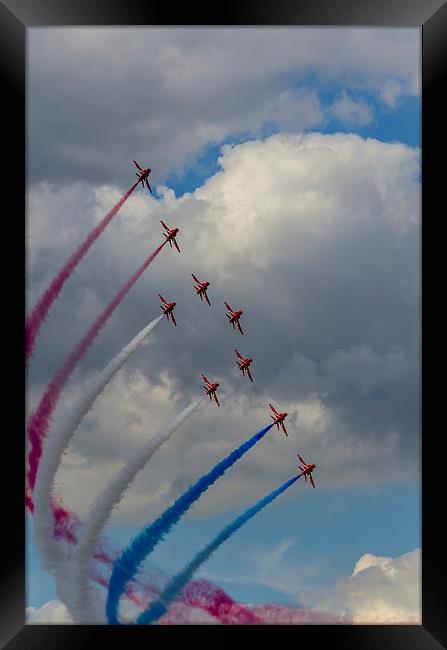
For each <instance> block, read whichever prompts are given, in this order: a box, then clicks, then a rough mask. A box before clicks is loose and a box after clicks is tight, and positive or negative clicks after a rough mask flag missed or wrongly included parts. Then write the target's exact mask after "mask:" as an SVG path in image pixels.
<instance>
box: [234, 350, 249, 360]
mask: <svg viewBox="0 0 447 650" xmlns="http://www.w3.org/2000/svg"><path fill="white" fill-rule="evenodd" d="M234 351H235V352H236V354H237V356H238V357H239V359H242V361H246V359H244V357H243V356H242V354H240V353H239V352H238V351H237V350H236V348H235V350H234Z"/></svg>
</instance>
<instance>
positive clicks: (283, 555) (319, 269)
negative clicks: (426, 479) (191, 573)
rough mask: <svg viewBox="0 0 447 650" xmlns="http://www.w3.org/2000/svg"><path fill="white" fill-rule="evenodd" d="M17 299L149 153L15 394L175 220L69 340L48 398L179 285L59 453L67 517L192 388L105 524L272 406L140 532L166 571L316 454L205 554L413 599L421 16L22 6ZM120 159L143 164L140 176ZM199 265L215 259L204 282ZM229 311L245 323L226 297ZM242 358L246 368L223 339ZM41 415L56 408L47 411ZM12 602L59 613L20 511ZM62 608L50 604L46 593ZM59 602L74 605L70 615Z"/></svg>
mask: <svg viewBox="0 0 447 650" xmlns="http://www.w3.org/2000/svg"><path fill="white" fill-rule="evenodd" d="M27 117H28V130H27V133H28V174H27V179H28V186H27V189H28V192H27V242H26V245H27V262H28V265H27V303H28V309H31V308H32V306H33V305H34V304H35V302H36V301H37V299H38V297H39V295H40V294H41V292H42V291H43V290H44V289H45V287H46V286H47V284H48V282H49V281H50V280H51V279H52V277H53V276H54V274H55V272H56V271H57V270H58V269H59V267H60V266H61V265H62V264H63V263H64V262H65V261H66V260H67V258H68V257H69V255H70V254H71V253H72V251H73V250H74V248H75V247H76V246H77V245H78V244H79V243H80V242H81V241H82V240H83V238H84V237H85V235H86V234H87V233H88V232H89V230H90V229H91V228H92V227H93V226H94V225H95V224H96V223H97V222H98V221H99V220H100V219H101V217H102V216H103V215H104V214H105V213H106V212H107V211H108V210H109V209H110V207H112V205H113V204H114V203H115V202H116V201H117V200H118V199H119V198H120V196H121V195H122V194H123V193H124V192H125V191H126V190H127V189H128V188H129V187H130V184H131V183H132V182H133V178H132V177H133V169H132V168H131V165H132V162H131V161H132V159H136V160H137V161H139V162H140V164H143V165H144V166H149V167H151V169H152V172H151V176H150V180H151V185H152V187H153V189H154V194H153V195H150V194H149V193H148V192H147V191H143V190H142V189H141V188H138V189H137V190H136V191H135V192H134V193H133V195H132V197H131V198H130V199H129V200H128V202H127V203H126V205H125V206H124V207H123V208H122V209H121V210H120V212H119V214H118V215H117V216H116V217H115V219H114V220H113V222H112V223H111V224H110V226H109V227H108V228H107V230H106V231H105V232H104V234H103V235H102V236H101V238H100V239H99V240H98V241H97V242H96V243H95V244H94V246H93V248H92V249H91V251H90V252H89V253H88V255H87V256H86V258H85V259H84V260H83V261H82V263H81V264H80V265H79V267H78V268H77V269H76V271H75V273H74V274H73V276H72V277H71V278H70V280H69V281H68V282H67V284H66V285H65V287H64V289H63V291H62V293H61V295H60V297H59V299H58V301H57V303H56V304H55V305H54V306H53V308H52V310H51V312H50V313H49V315H48V318H47V320H46V322H45V324H44V326H43V328H42V330H41V332H40V334H39V338H38V340H37V344H36V348H35V351H34V354H33V358H32V359H31V362H30V365H29V374H28V406H29V409H32V408H33V407H34V406H35V405H36V404H37V402H38V400H39V398H40V396H41V394H42V393H43V391H44V389H45V386H46V384H47V382H48V381H49V380H50V379H51V378H52V376H53V373H54V372H55V371H56V370H57V369H58V367H59V366H60V364H61V363H62V362H63V360H64V359H65V357H66V356H67V354H68V353H69V352H70V351H71V349H72V347H73V346H74V345H75V343H76V342H77V341H78V340H79V338H80V337H81V336H82V335H83V333H84V332H85V330H86V328H87V327H88V326H89V325H90V324H91V323H92V322H93V320H94V319H95V318H96V316H97V315H98V314H99V312H100V311H101V310H102V309H103V308H104V307H105V306H106V305H107V303H108V301H109V300H110V299H111V298H112V297H113V295H114V294H115V292H116V291H117V290H118V288H120V286H121V285H122V284H123V283H124V281H125V280H126V279H127V278H128V277H129V276H130V275H131V274H132V273H133V272H134V270H135V269H136V268H137V266H138V265H139V264H140V263H141V262H142V261H143V259H144V258H145V256H147V254H148V252H149V251H150V250H152V249H154V248H155V247H156V246H157V245H158V243H159V242H160V241H161V231H160V224H159V222H160V219H163V220H164V221H165V222H166V223H168V224H169V225H170V226H171V225H175V226H178V227H179V228H180V233H179V236H178V243H179V245H180V248H181V253H180V255H179V254H178V253H177V251H176V250H175V249H172V250H170V249H169V248H168V249H164V250H163V251H162V254H161V255H160V256H159V257H158V258H157V260H156V261H155V262H154V263H153V265H152V266H151V267H150V268H149V269H148V271H147V272H146V273H145V274H144V275H143V277H142V278H141V279H140V280H139V282H138V283H137V284H136V285H135V287H134V288H133V289H132V291H131V292H130V293H129V295H128V296H127V297H126V299H125V301H124V302H123V303H122V305H121V306H120V307H119V308H118V310H117V311H116V312H115V314H114V315H113V317H112V318H111V319H110V322H109V323H108V324H107V326H106V327H105V329H104V331H103V332H102V333H101V335H100V336H99V337H98V339H97V340H96V341H95V343H94V345H93V346H92V348H91V349H90V350H89V352H88V353H87V354H86V355H85V357H84V358H83V359H82V361H81V363H80V364H79V367H78V369H77V370H76V372H75V374H74V376H73V379H72V380H71V382H70V384H69V386H68V387H67V390H66V391H65V393H64V396H63V399H62V400H61V403H60V406H59V408H58V409H57V412H56V417H55V421H54V426H53V429H54V430H55V429H57V427H58V426H59V425H60V423H61V422H64V420H65V419H66V418H67V417H68V416H69V415H70V413H71V409H72V408H73V406H74V404H75V402H76V399H77V398H78V397H79V396H80V395H82V391H83V389H84V390H85V386H86V382H87V381H88V380H89V378H90V377H91V376H92V375H93V374H94V373H95V372H97V371H99V370H101V369H102V368H103V367H104V366H106V365H107V363H108V362H109V361H110V359H111V358H112V357H113V356H114V355H115V354H116V353H117V352H119V350H120V349H121V348H122V347H123V346H124V345H126V344H127V343H128V342H129V341H130V339H131V338H133V336H135V334H136V333H137V332H138V331H139V330H141V329H142V328H143V327H144V326H145V325H146V324H147V323H148V322H149V321H150V320H152V319H153V318H154V317H155V316H158V315H159V313H160V309H159V306H158V304H159V301H158V298H157V294H158V293H159V292H161V293H163V295H165V297H167V298H168V299H169V300H176V302H177V307H176V312H175V313H176V318H177V322H178V328H177V329H175V328H174V327H172V325H171V324H170V323H167V322H166V321H165V320H164V321H163V322H162V323H161V324H160V325H159V326H158V327H157V329H156V330H155V331H154V333H153V334H152V335H151V337H150V339H149V340H148V341H147V343H146V344H144V346H142V347H141V348H140V349H139V351H138V352H137V353H136V354H135V355H134V356H133V357H132V358H131V359H130V360H129V361H128V363H127V364H126V366H125V367H124V368H123V369H122V370H121V371H120V373H119V374H118V375H117V376H116V377H115V378H114V380H113V382H112V383H111V384H110V385H109V386H108V388H107V389H106V390H105V392H104V394H103V395H101V397H100V398H99V399H98V400H97V402H96V403H95V406H94V408H93V410H92V411H91V413H90V414H89V415H88V416H87V418H86V419H85V420H84V422H83V424H82V425H81V427H80V429H79V431H78V432H77V433H76V436H75V437H74V439H73V442H72V444H71V445H70V447H69V449H68V451H67V453H66V455H65V456H64V460H63V463H62V466H61V467H60V469H59V471H58V474H57V488H58V490H59V492H60V494H61V496H62V498H63V501H64V503H65V504H66V505H67V507H69V508H70V509H72V510H74V511H75V512H77V513H78V514H79V517H80V518H81V520H82V517H83V515H85V514H86V513H87V511H88V509H89V508H90V506H91V504H92V502H93V500H94V499H95V497H96V496H97V495H98V494H99V493H100V492H101V491H102V490H103V489H104V487H105V486H106V484H107V483H108V481H109V480H110V479H111V478H112V477H113V476H114V474H115V472H116V471H117V470H118V469H119V468H120V467H121V466H122V464H123V463H124V462H125V460H126V459H127V458H129V457H130V455H131V453H133V452H134V451H135V450H136V449H138V448H139V447H140V446H142V445H144V443H145V442H146V440H147V439H148V438H150V437H151V436H153V435H155V434H156V433H157V432H158V431H159V430H160V429H162V428H163V427H164V426H165V425H166V423H167V422H168V421H169V420H170V419H171V418H173V417H174V416H175V415H176V414H177V413H178V412H179V411H180V410H181V409H182V408H184V407H185V406H186V405H187V404H188V403H189V402H191V401H192V400H193V399H195V398H196V397H197V396H198V395H199V394H200V392H201V390H202V389H201V380H200V373H201V372H204V373H205V374H206V375H207V376H209V377H211V378H212V379H215V380H216V381H219V382H220V389H219V395H220V403H221V407H220V408H219V409H218V408H217V407H216V406H215V405H211V404H210V403H209V402H207V403H205V404H203V405H202V406H201V407H200V409H199V410H197V411H196V413H195V414H194V415H192V416H191V417H190V419H189V420H188V421H187V422H186V423H185V424H184V425H183V426H182V427H181V429H179V431H177V432H176V433H175V435H174V436H173V438H172V439H171V440H170V441H168V442H167V443H166V444H165V445H163V447H162V448H161V449H160V450H159V451H158V452H157V454H156V455H155V456H154V458H153V459H152V461H151V462H150V463H149V465H148V466H147V467H146V468H145V469H144V470H143V471H142V472H141V474H140V475H139V476H138V477H137V478H136V480H135V481H134V483H133V484H132V486H131V487H130V489H129V490H128V492H127V493H126V496H125V497H124V499H123V500H122V502H121V504H120V505H119V507H118V508H117V509H116V511H115V512H114V514H113V516H112V519H111V521H110V524H109V525H108V527H107V529H106V534H107V536H108V538H110V540H111V541H112V542H113V543H114V544H115V545H117V546H120V547H123V546H125V545H127V544H128V542H129V541H130V539H131V538H132V537H133V536H134V535H135V534H136V533H137V532H138V531H139V530H140V529H141V528H142V527H143V526H144V525H146V524H147V523H149V522H150V521H152V520H153V519H154V518H155V517H157V516H158V515H159V514H160V513H161V512H162V511H163V510H164V509H165V508H166V507H168V506H169V505H170V504H171V503H172V501H173V500H175V499H176V498H177V497H178V496H179V495H180V494H181V493H182V492H183V491H184V490H185V489H186V488H187V487H188V486H189V485H190V484H191V483H193V482H194V481H195V480H196V479H197V478H198V477H199V476H200V475H201V474H202V473H205V472H206V471H208V470H209V469H210V468H211V467H212V466H213V465H214V464H215V463H216V462H218V461H219V460H220V459H221V458H222V457H223V456H224V455H225V454H227V453H228V452H230V451H231V450H232V449H233V448H234V447H236V446H237V445H238V444H240V442H242V441H243V440H244V439H245V438H247V437H249V435H251V434H253V433H255V432H256V431H258V430H259V429H261V428H262V427H264V426H265V425H266V424H267V423H268V421H269V413H268V403H269V402H272V403H273V404H274V405H275V406H277V407H280V408H281V409H283V410H286V411H287V412H288V418H287V421H286V424H287V430H288V432H289V435H288V437H287V438H286V437H285V436H284V435H283V434H282V432H279V433H278V432H277V431H276V429H273V430H272V431H271V432H270V433H269V434H268V436H267V437H266V438H265V439H264V440H263V441H262V442H260V443H259V444H258V445H257V446H256V447H255V448H254V449H253V450H252V451H251V452H250V453H249V454H247V455H246V456H245V457H244V458H243V459H241V460H240V461H239V462H238V464H237V465H236V466H235V467H233V468H232V469H231V470H230V471H229V472H228V473H227V474H226V475H225V477H223V478H222V479H221V480H220V481H219V482H218V483H217V484H216V485H214V486H213V487H212V488H211V489H210V490H209V491H208V492H207V494H206V495H204V496H203V497H202V499H201V500H200V501H199V502H197V504H196V505H195V506H194V507H193V508H192V510H191V511H190V512H189V513H188V515H187V516H186V517H185V518H184V519H183V520H182V521H181V522H180V524H179V525H178V526H177V527H176V528H175V529H174V531H173V532H172V534H171V535H169V536H168V537H167V538H166V540H165V541H164V542H163V543H162V544H161V545H160V546H159V547H157V549H156V550H155V551H154V553H153V554H152V555H151V557H150V560H149V561H150V562H151V563H153V564H154V565H155V566H158V567H160V568H161V569H163V571H165V572H166V573H168V574H172V572H173V571H175V570H177V569H180V568H181V566H183V563H184V562H186V561H188V560H189V559H191V556H192V555H193V554H194V553H195V552H196V551H197V550H199V549H200V548H201V547H202V546H203V545H205V544H206V543H207V542H208V541H209V540H210V539H211V538H212V537H213V536H214V535H215V534H217V533H218V532H219V530H220V529H221V528H222V527H224V526H225V525H226V524H227V523H229V522H230V521H231V520H232V519H233V518H234V517H236V516H237V515H238V514H240V513H241V512H242V510H243V509H244V508H246V507H249V506H250V505H251V504H252V503H254V502H255V501H257V500H258V499H259V498H261V497H262V496H264V495H265V494H267V493H268V492H270V491H271V490H273V489H274V488H275V487H277V486H279V485H280V484H281V483H283V482H284V481H285V480H286V479H287V478H289V477H290V476H292V475H293V474H294V473H295V472H296V460H297V459H296V455H295V454H296V452H297V451H299V452H300V453H301V454H302V455H303V456H304V458H305V459H306V461H307V462H315V463H316V464H317V466H318V467H317V469H316V470H315V472H314V476H315V481H316V484H317V489H315V490H312V489H309V488H308V486H307V485H306V484H303V483H304V482H301V481H300V482H298V484H296V485H294V486H293V487H292V488H291V489H290V490H289V491H288V492H287V493H285V494H284V495H282V496H281V497H280V498H279V499H278V500H277V501H276V502H274V503H273V504H272V505H270V506H269V507H268V508H267V509H266V510H264V511H263V512H262V513H260V514H259V515H257V517H256V518H255V519H253V520H252V521H251V522H249V523H248V524H247V525H246V527H244V528H243V529H242V530H241V531H239V532H238V533H237V534H236V535H235V536H234V537H233V538H232V539H231V540H230V541H228V542H227V543H226V544H225V545H224V546H222V548H221V549H219V551H218V552H217V553H216V554H215V556H214V557H213V558H212V559H211V560H210V561H209V562H208V563H207V564H206V565H204V566H203V567H202V568H201V569H200V571H199V574H198V575H199V577H206V578H207V579H210V580H212V581H213V582H215V583H216V584H218V585H220V586H222V587H223V588H224V589H225V590H226V591H227V592H228V593H229V594H230V595H231V596H232V597H233V598H235V599H236V600H240V601H243V602H246V603H253V604H261V603H272V602H275V603H281V604H289V605H290V604H292V605H294V606H299V607H307V608H310V609H312V610H315V611H328V612H331V613H333V614H334V615H342V614H343V615H346V616H348V617H349V619H350V620H354V621H355V622H361V623H362V622H365V623H367V622H379V623H388V622H395V623H402V622H414V621H416V622H418V621H419V620H420V593H419V589H420V581H419V570H420V566H419V565H420V443H419V441H420V424H419V423H420V397H419V395H420V384H419V377H420V361H419V360H420V347H419V346H420V30H419V29H417V28H408V29H403V28H399V29H394V28H374V29H372V28H321V29H320V28H262V29H258V28H248V29H247V28H213V29H211V28H131V29H129V28H123V27H121V28H113V29H109V28H84V27H83V28H59V27H58V28H50V29H48V28H31V29H30V30H28V115H27ZM134 178H135V177H134ZM191 273H195V274H196V275H197V276H198V277H199V278H200V279H206V280H209V281H210V288H209V292H208V293H209V297H210V300H211V307H208V305H207V304H206V303H205V302H203V303H201V302H200V300H199V299H198V296H196V295H195V293H194V290H193V288H192V278H191ZM224 300H227V301H229V302H230V304H231V305H232V306H236V307H238V308H241V309H243V310H244V315H243V317H242V319H241V324H242V326H243V329H244V336H243V337H241V336H240V334H239V333H238V332H237V331H234V330H233V329H232V328H231V327H230V326H229V325H228V323H227V321H226V318H225V308H224V305H223V301H224ZM235 348H237V349H238V350H239V351H240V352H241V353H242V354H243V355H245V356H250V357H253V359H254V361H253V364H252V374H253V378H254V383H253V384H251V383H250V382H249V381H248V380H247V378H243V377H242V376H241V374H240V373H239V371H238V370H237V366H236V363H235V356H234V349H235ZM50 436H51V432H50ZM27 544H28V565H27V590H28V606H29V607H30V608H31V609H30V610H29V612H28V613H29V617H30V618H29V620H30V622H33V621H34V622H46V621H48V622H49V621H51V620H54V621H58V620H67V619H66V618H64V617H66V616H67V613H66V611H65V610H64V606H63V604H62V603H60V602H58V597H57V594H56V590H55V585H54V578H53V577H52V576H51V575H50V574H48V573H46V572H45V571H44V570H43V568H42V566H41V561H40V557H39V552H38V549H37V548H36V545H35V540H34V537H33V528H32V522H31V521H30V520H29V521H28V535H27ZM61 617H62V618H61ZM68 620H69V619H68Z"/></svg>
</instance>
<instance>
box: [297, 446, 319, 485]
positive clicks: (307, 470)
mask: <svg viewBox="0 0 447 650" xmlns="http://www.w3.org/2000/svg"><path fill="white" fill-rule="evenodd" d="M297 456H298V458H299V459H300V461H301V462H302V463H303V465H304V467H301V465H298V467H299V468H300V470H302V472H301V474H300V476H304V480H305V481H306V483H307V477H309V478H310V482H311V483H312V485H313V487H315V483H314V480H313V478H312V472H313V471H314V469H315V467H316V465H315V463H310V465H308V464H307V463H306V462H305V461H304V460H303V459H302V458H301V456H300V455H299V454H297Z"/></svg>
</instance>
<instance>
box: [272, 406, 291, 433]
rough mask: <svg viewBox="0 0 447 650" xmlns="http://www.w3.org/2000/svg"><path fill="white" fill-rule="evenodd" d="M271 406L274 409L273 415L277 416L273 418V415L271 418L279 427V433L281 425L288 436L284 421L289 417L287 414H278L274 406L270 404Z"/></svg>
mask: <svg viewBox="0 0 447 650" xmlns="http://www.w3.org/2000/svg"><path fill="white" fill-rule="evenodd" d="M269 406H270V408H271V409H272V411H273V413H274V414H275V417H273V415H271V416H270V417H271V418H272V420H273V421H274V423H275V424H276V426H277V427H278V431H279V425H281V427H282V430H283V431H284V433H285V434H286V436H287V431H286V427H285V426H284V420H285V419H286V417H287V413H278V411H277V410H276V409H275V407H274V406H272V405H271V404H269Z"/></svg>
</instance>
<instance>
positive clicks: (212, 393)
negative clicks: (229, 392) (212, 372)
mask: <svg viewBox="0 0 447 650" xmlns="http://www.w3.org/2000/svg"><path fill="white" fill-rule="evenodd" d="M202 379H203V381H204V382H205V383H206V384H207V385H206V386H203V388H204V389H205V390H206V394H207V395H209V397H210V400H211V401H213V397H214V400H215V402H216V404H217V406H220V404H219V401H218V399H217V395H216V390H217V389H218V388H219V384H217V383H216V384H213V383H212V382H211V381H210V380H209V379H207V378H206V377H205V375H202Z"/></svg>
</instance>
